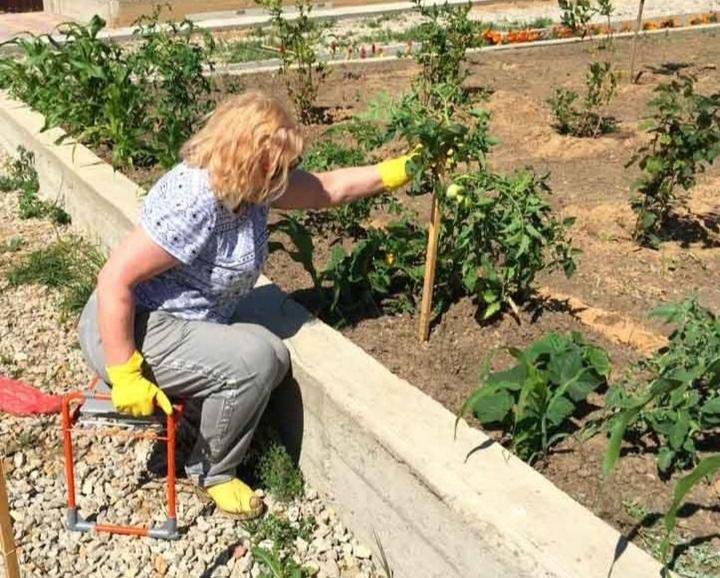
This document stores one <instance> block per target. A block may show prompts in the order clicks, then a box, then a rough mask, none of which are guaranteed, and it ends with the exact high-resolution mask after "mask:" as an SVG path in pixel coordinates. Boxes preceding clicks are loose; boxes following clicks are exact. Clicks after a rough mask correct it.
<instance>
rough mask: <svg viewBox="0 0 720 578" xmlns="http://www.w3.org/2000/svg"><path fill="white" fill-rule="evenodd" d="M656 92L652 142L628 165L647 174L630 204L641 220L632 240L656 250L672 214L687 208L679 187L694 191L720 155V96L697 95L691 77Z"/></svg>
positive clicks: (662, 87)
mask: <svg viewBox="0 0 720 578" xmlns="http://www.w3.org/2000/svg"><path fill="white" fill-rule="evenodd" d="M655 93H656V96H655V98H654V99H653V100H652V101H651V102H650V106H651V107H652V110H653V115H652V118H651V119H650V121H649V130H648V133H649V134H650V135H651V137H652V139H651V141H650V143H649V144H647V145H644V146H643V147H642V148H641V149H640V151H639V152H638V154H636V155H635V156H634V157H633V158H632V159H631V160H630V162H629V163H628V165H627V166H630V165H632V164H637V165H638V166H639V167H640V169H642V171H643V174H642V176H641V177H640V179H639V180H638V181H637V183H636V184H635V188H636V189H637V195H635V197H634V198H633V199H632V201H631V206H632V209H633V211H634V212H635V214H636V216H637V219H636V222H635V229H634V231H633V237H634V238H635V240H636V241H637V242H638V243H640V244H642V245H647V246H649V247H653V248H657V247H658V246H659V245H660V243H661V242H662V240H663V233H664V229H665V227H666V225H667V223H668V220H669V218H670V216H671V214H672V212H673V211H674V210H676V209H678V208H681V207H683V206H684V204H685V196H681V195H679V194H678V187H681V188H682V189H683V190H685V191H688V190H690V189H691V188H692V187H693V186H694V185H695V182H696V179H697V174H698V173H701V172H703V171H705V169H706V168H707V167H708V166H709V165H711V164H712V163H713V162H714V161H715V159H716V158H717V156H718V155H720V93H717V94H712V95H707V96H706V95H702V94H698V93H697V92H695V82H694V79H693V78H692V77H690V76H683V77H678V78H675V79H673V80H671V81H670V82H668V83H665V84H661V85H660V86H658V87H657V88H656V89H655Z"/></svg>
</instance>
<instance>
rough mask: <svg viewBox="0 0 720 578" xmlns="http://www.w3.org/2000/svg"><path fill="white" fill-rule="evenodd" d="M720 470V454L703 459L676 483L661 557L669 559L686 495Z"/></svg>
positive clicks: (665, 520)
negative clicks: (700, 482) (679, 513)
mask: <svg viewBox="0 0 720 578" xmlns="http://www.w3.org/2000/svg"><path fill="white" fill-rule="evenodd" d="M719 470H720V455H715V456H710V457H708V458H705V459H704V460H702V461H701V462H700V463H699V464H698V465H697V466H696V467H695V469H694V470H693V471H692V472H690V473H689V474H688V475H687V476H685V477H684V478H681V479H680V480H679V481H678V483H677V484H676V485H675V491H674V492H673V501H672V504H670V507H669V508H668V511H667V512H666V513H665V517H664V523H665V530H666V534H665V539H664V540H663V543H662V546H661V548H660V554H661V559H662V560H663V561H666V560H667V554H668V550H669V546H670V538H671V535H672V532H673V531H674V530H675V526H676V525H677V514H678V511H679V510H680V506H681V505H682V503H683V501H684V500H685V496H686V495H687V494H688V492H690V490H692V488H693V487H694V486H695V485H696V484H697V483H698V482H699V481H700V480H702V479H703V478H705V477H706V476H711V475H712V474H714V473H715V472H717V471H719Z"/></svg>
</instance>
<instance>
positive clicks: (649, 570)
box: [0, 93, 660, 578]
mask: <svg viewBox="0 0 720 578" xmlns="http://www.w3.org/2000/svg"><path fill="white" fill-rule="evenodd" d="M42 124H43V121H42V117H41V116H40V115H38V114H37V113H34V112H32V111H30V110H29V109H28V108H27V107H25V106H23V105H22V104H20V103H17V102H14V101H12V100H10V99H9V98H7V96H6V95H4V94H2V93H0V135H1V137H0V138H1V139H2V142H3V145H4V146H6V147H8V148H9V149H10V150H14V149H15V147H17V146H18V145H22V146H25V147H26V148H28V149H30V150H32V151H34V152H35V155H36V158H37V159H38V162H37V169H38V172H39V173H40V178H41V184H42V190H43V193H44V194H45V195H47V196H51V197H56V196H57V195H60V196H61V197H62V198H63V199H64V201H65V204H66V207H67V209H68V211H69V212H70V213H71V214H72V216H73V219H74V222H75V223H76V224H77V225H79V226H80V227H81V228H82V230H84V231H86V232H88V231H89V232H91V236H92V237H93V238H95V239H97V240H99V241H100V242H101V243H102V244H103V245H104V246H105V247H112V246H113V245H115V244H116V243H117V242H118V240H119V239H120V237H121V236H122V235H123V234H124V233H125V232H127V231H128V230H129V229H130V228H131V226H132V222H133V221H134V220H135V218H136V215H137V201H136V196H137V194H138V191H139V188H138V187H137V186H136V185H134V184H132V183H131V182H129V181H128V180H127V179H125V178H124V177H122V176H121V175H118V174H117V173H115V172H114V171H113V170H112V169H111V168H110V167H109V166H108V165H107V164H105V163H103V162H102V161H100V159H98V158H97V157H95V156H94V155H93V153H91V152H90V151H89V150H87V149H85V148H84V147H82V146H77V147H75V150H74V154H73V146H71V145H69V144H65V145H59V146H58V145H54V144H53V140H54V139H55V138H56V137H57V135H58V132H57V131H49V132H48V133H45V134H40V133H38V131H39V129H40V127H41V126H42ZM240 315H241V317H242V318H243V319H245V320H252V321H256V322H259V323H262V324H264V325H266V326H268V327H270V328H271V329H272V330H273V331H275V332H276V333H277V334H279V335H281V336H283V338H284V339H285V341H286V343H287V345H288V347H289V349H290V351H291V353H292V359H293V376H294V380H293V381H291V383H288V384H287V386H283V388H281V390H282V391H281V392H280V396H279V399H278V400H276V401H277V403H278V404H279V407H280V410H281V412H282V413H283V416H284V417H283V419H282V423H283V424H284V425H285V426H286V428H287V429H288V430H290V431H294V432H295V433H296V434H297V433H298V432H301V434H302V435H301V436H300V437H297V438H296V440H297V442H298V446H299V455H300V463H301V466H302V468H303V471H304V473H305V475H306V477H307V478H308V479H309V481H310V483H311V484H313V485H314V486H315V487H318V488H319V489H320V490H322V491H323V492H326V493H328V494H329V496H330V497H331V499H332V501H334V502H335V504H336V506H337V508H338V510H339V513H340V515H341V516H342V518H343V520H344V522H345V523H346V524H347V525H348V526H349V527H350V528H352V530H353V531H354V532H355V533H356V534H357V535H359V537H360V538H362V539H363V540H364V541H365V542H366V543H367V544H374V543H375V541H374V533H377V535H378V536H379V539H380V540H381V542H382V543H383V545H384V548H385V550H386V552H387V555H388V557H389V560H390V563H391V565H392V567H393V569H394V571H395V576H396V577H397V578H431V577H432V578H475V577H477V578H530V577H547V578H550V577H552V578H607V577H608V576H612V577H627V578H650V577H653V576H659V575H660V567H659V565H658V564H657V563H656V562H655V561H654V560H652V559H651V558H650V556H648V555H647V554H646V553H644V552H643V551H641V550H640V549H638V548H636V547H635V546H634V545H632V544H628V543H627V542H626V541H625V540H624V538H623V537H622V536H621V535H620V534H619V533H618V532H616V531H615V530H614V529H613V528H611V527H610V526H609V525H608V524H606V523H605V522H603V521H602V520H600V519H599V518H597V517H595V516H594V515H593V514H592V513H590V512H589V511H588V510H586V509H585V508H584V507H582V506H581V505H579V504H578V503H577V502H575V501H574V500H572V499H571V498H570V497H569V496H567V495H566V494H564V493H563V492H562V491H560V490H559V489H558V488H556V487H555V486H554V485H553V484H552V483H550V482H549V481H548V480H547V479H545V478H544V477H543V476H541V475H540V474H538V473H537V472H536V471H534V470H533V469H532V468H530V467H528V466H527V465H525V464H524V463H523V462H521V461H520V460H518V459H516V458H515V457H514V456H512V455H509V454H508V453H507V452H505V451H504V450H503V449H502V448H501V447H499V446H498V445H496V444H493V443H492V442H491V441H490V440H489V439H488V437H487V436H486V435H485V434H484V433H482V432H481V431H478V430H475V429H472V428H470V427H468V426H467V425H466V424H465V423H461V425H460V428H459V430H458V436H457V440H453V423H454V416H453V415H452V413H450V412H449V411H448V410H446V409H445V408H444V407H442V406H441V405H440V404H438V403H437V402H435V401H433V400H432V399H430V398H429V397H428V396H426V395H425V394H423V393H422V392H420V391H419V390H418V389H416V388H415V387H413V386H412V385H410V384H409V383H407V382H406V381H404V380H401V379H399V378H398V377H397V376H395V375H394V374H392V373H391V372H390V371H389V370H388V369H386V368H385V367H384V366H382V365H381V364H380V363H379V362H378V361H376V360H375V359H374V358H372V357H370V356H369V355H367V354H366V353H365V352H364V351H363V350H361V349H360V348H359V347H357V346H356V345H354V344H353V343H351V342H350V341H348V340H347V339H345V338H344V337H343V336H342V335H341V334H340V333H338V332H336V331H335V330H333V329H332V328H330V327H328V326H327V325H325V324H324V323H322V322H320V321H318V320H316V319H313V318H312V317H311V316H310V315H309V314H308V313H307V311H305V310H304V309H303V308H302V307H300V306H299V305H298V304H296V303H294V302H293V301H291V300H289V299H288V298H287V296H286V295H285V294H284V293H283V292H282V291H281V290H280V289H279V288H278V287H277V286H275V285H273V284H272V283H270V282H269V281H268V280H267V279H265V278H263V279H262V280H261V282H260V284H259V286H258V287H257V288H256V290H255V291H254V292H253V294H252V295H251V296H250V297H249V298H247V299H246V300H245V301H244V303H243V306H242V308H241V312H240Z"/></svg>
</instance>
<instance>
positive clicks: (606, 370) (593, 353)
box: [585, 345, 611, 378]
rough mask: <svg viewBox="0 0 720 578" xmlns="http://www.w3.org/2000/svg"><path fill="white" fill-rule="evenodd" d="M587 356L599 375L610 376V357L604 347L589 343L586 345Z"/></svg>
mask: <svg viewBox="0 0 720 578" xmlns="http://www.w3.org/2000/svg"><path fill="white" fill-rule="evenodd" d="M585 358H586V359H587V360H588V362H589V363H590V365H592V366H593V368H594V369H595V371H597V372H598V374H599V375H602V376H603V377H605V378H608V377H610V370H611V365H610V357H609V356H608V354H607V352H606V351H605V350H604V349H602V348H601V347H596V346H594V345H587V346H586V347H585Z"/></svg>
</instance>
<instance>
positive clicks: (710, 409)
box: [700, 397, 720, 426]
mask: <svg viewBox="0 0 720 578" xmlns="http://www.w3.org/2000/svg"><path fill="white" fill-rule="evenodd" d="M700 414H701V416H702V420H703V422H704V423H705V424H707V425H709V426H716V425H720V397H713V398H712V399H710V400H708V401H707V402H705V404H704V405H703V406H702V407H701V408H700Z"/></svg>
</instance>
